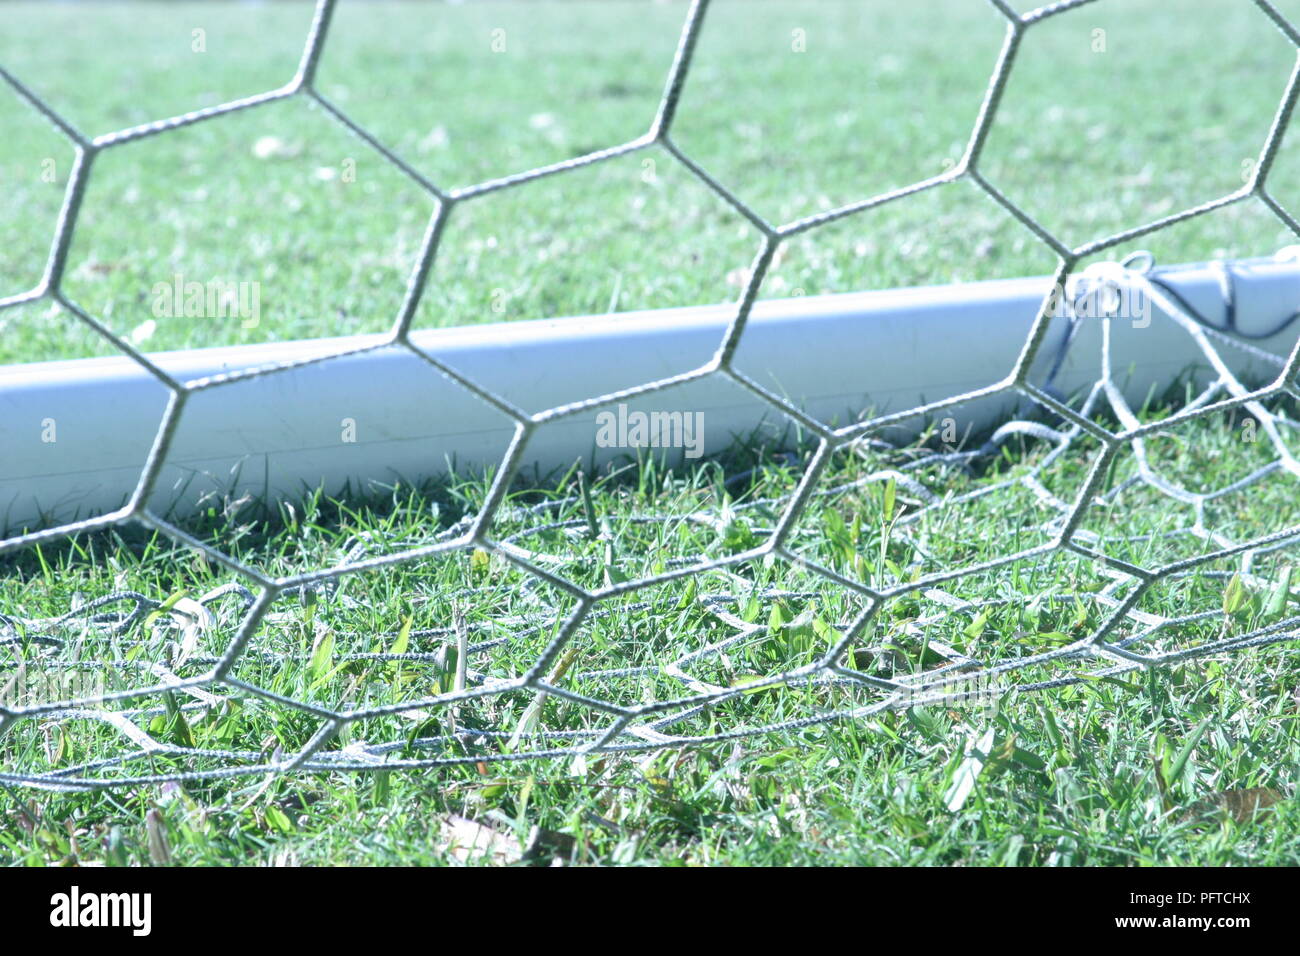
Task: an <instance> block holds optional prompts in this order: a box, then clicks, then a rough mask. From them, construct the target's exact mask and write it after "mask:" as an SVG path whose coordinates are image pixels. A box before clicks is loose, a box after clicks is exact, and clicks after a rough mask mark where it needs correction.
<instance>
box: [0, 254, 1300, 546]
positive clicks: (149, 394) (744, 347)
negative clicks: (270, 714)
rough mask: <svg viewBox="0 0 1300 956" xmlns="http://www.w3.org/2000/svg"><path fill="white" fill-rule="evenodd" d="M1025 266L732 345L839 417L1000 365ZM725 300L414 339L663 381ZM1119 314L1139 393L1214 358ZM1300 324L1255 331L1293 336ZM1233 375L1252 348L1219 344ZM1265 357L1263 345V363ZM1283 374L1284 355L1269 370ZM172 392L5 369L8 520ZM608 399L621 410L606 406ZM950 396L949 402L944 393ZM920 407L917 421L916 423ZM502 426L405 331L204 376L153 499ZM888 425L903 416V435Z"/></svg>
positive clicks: (192, 362) (603, 455)
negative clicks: (214, 380)
mask: <svg viewBox="0 0 1300 956" xmlns="http://www.w3.org/2000/svg"><path fill="white" fill-rule="evenodd" d="M1233 270H1234V274H1235V275H1236V277H1237V281H1236V291H1237V300H1238V301H1237V307H1238V324H1239V326H1240V328H1242V329H1243V330H1244V331H1247V332H1250V331H1259V330H1263V329H1268V328H1273V327H1275V326H1276V325H1277V324H1278V323H1279V322H1281V321H1282V320H1283V319H1285V318H1286V317H1287V316H1289V315H1291V314H1292V313H1293V312H1295V311H1296V309H1297V307H1300V265H1297V264H1296V263H1295V262H1283V261H1275V260H1252V261H1250V262H1243V263H1236V264H1234V265H1233ZM1163 276H1164V278H1165V279H1166V280H1167V281H1169V282H1170V283H1171V285H1173V286H1174V287H1175V288H1177V289H1178V291H1179V292H1180V294H1181V295H1183V296H1184V297H1185V298H1186V300H1187V301H1188V302H1189V303H1191V304H1192V305H1193V306H1195V307H1196V308H1197V309H1198V310H1200V311H1202V312H1203V313H1204V314H1206V315H1208V316H1210V317H1212V318H1214V319H1216V320H1217V318H1218V317H1219V316H1221V314H1222V312H1223V308H1224V305H1223V293H1222V289H1221V285H1220V278H1221V277H1220V273H1218V272H1216V271H1215V270H1214V269H1212V268H1209V267H1207V266H1188V267H1183V268H1180V269H1178V270H1171V271H1169V272H1165V273H1164V274H1163ZM1049 281H1050V280H1048V279H1046V278H1031V279H1016V280H1004V281H992V282H979V283H969V284H959V285H950V286H942V287H930V288H912V289H904V290H897V291H883V292H867V293H857V294H849V295H831V296H817V297H804V298H791V299H783V300H777V301H767V302H761V303H759V304H757V305H756V306H755V307H754V311H753V315H752V317H751V319H750V322H749V325H748V327H747V329H746V331H745V335H744V338H743V340H742V344H741V346H740V349H739V351H738V352H737V356H736V366H737V368H739V369H740V370H741V371H743V372H745V373H746V374H748V375H749V376H750V377H752V378H753V379H755V380H757V381H759V382H760V383H762V384H763V385H765V386H766V387H768V388H770V389H771V390H772V391H774V392H776V393H778V394H780V395H783V396H785V397H786V398H787V399H789V400H790V401H791V402H792V403H794V404H795V405H796V406H798V407H800V408H801V409H803V410H804V411H805V412H807V413H808V414H810V415H812V416H814V417H816V418H817V419H819V420H822V421H825V422H837V423H839V424H846V423H848V422H849V421H853V420H856V419H857V418H858V416H860V415H861V414H862V413H863V412H864V411H866V410H868V409H871V410H874V411H875V412H876V413H882V412H893V411H898V410H901V409H906V408H912V407H915V406H917V405H920V404H923V403H925V402H930V401H935V400H939V399H943V398H947V397H950V396H953V395H958V394H964V393H966V392H968V391H971V390H974V389H977V388H981V387H984V386H988V385H991V384H993V383H995V382H997V381H999V380H1001V379H1002V378H1003V377H1005V376H1006V375H1007V373H1008V372H1009V371H1010V370H1011V368H1012V366H1013V364H1014V361H1015V358H1016V356H1017V354H1018V353H1019V350H1020V349H1021V348H1022V346H1023V344H1024V340H1025V337H1026V334H1027V332H1028V330H1029V327H1030V324H1031V322H1032V321H1033V318H1034V316H1035V314H1036V312H1037V310H1038V308H1039V307H1040V303H1041V302H1042V299H1043V297H1044V295H1045V294H1046V293H1047V291H1048V288H1049ZM733 312H734V306H730V305H728V306H718V307H707V308H690V309H672V310H659V311H647V312H636V313H624V314H617V315H608V316H599V317H590V318H567V319H554V320H545V321H532V322H514V323H505V324H497V325H483V326H468V327H461V328H454V329H442V330H435V331H428V332H422V333H418V334H416V335H415V336H414V342H415V343H416V344H417V345H418V346H419V347H420V348H421V349H424V350H425V351H427V352H428V353H429V354H431V355H434V356H436V357H437V358H439V359H440V360H442V361H443V362H445V363H447V364H448V365H450V366H451V367H453V368H455V369H457V370H458V371H459V372H461V373H462V374H464V375H465V376H467V377H468V378H469V379H471V380H472V381H475V382H477V383H480V384H481V385H482V386H483V387H485V388H487V389H490V390H492V391H493V392H495V393H498V394H500V395H502V396H504V397H505V398H508V399H509V400H510V401H512V402H513V403H515V404H516V405H517V406H519V407H521V408H523V409H524V410H526V411H528V412H530V413H531V412H538V411H541V410H544V409H547V408H551V407H554V406H558V405H561V404H564V403H567V402H572V401H575V400H579V399H585V398H591V397H594V396H598V395H602V394H606V393H609V392H612V391H615V390H617V389H622V388H627V387H629V386H634V385H637V384H640V383H644V382H649V381H654V380H658V379H661V378H664V377H667V376H670V375H673V374H675V373H680V372H685V371H688V370H690V369H692V368H696V367H699V366H700V365H702V364H704V363H705V362H707V361H708V360H709V358H710V357H711V356H712V354H713V352H714V350H715V349H716V348H717V346H718V344H719V343H720V342H721V339H722V334H723V331H724V329H725V328H726V325H727V322H728V321H729V319H730V318H731V316H732V314H733ZM1066 324H1067V323H1066V321H1065V320H1064V319H1061V318H1058V319H1056V320H1054V321H1053V324H1052V326H1051V328H1050V330H1049V337H1048V339H1047V341H1046V343H1045V347H1044V348H1043V350H1042V352H1041V353H1040V358H1039V366H1038V367H1039V368H1042V367H1045V364H1046V363H1048V362H1050V360H1051V359H1052V358H1053V357H1054V356H1055V355H1056V354H1057V352H1058V349H1059V346H1060V343H1061V342H1062V339H1063V335H1064V332H1065V328H1066ZM1141 325H1142V323H1141V322H1137V323H1134V322H1130V321H1116V322H1115V323H1114V324H1113V328H1114V339H1113V343H1112V349H1113V364H1114V366H1115V368H1116V369H1117V371H1118V370H1121V369H1129V370H1131V372H1130V373H1129V374H1127V375H1125V376H1124V377H1123V379H1122V381H1120V382H1119V384H1121V385H1122V386H1123V387H1124V389H1125V391H1126V393H1127V394H1128V395H1129V397H1130V398H1131V399H1132V400H1133V401H1138V402H1140V401H1141V400H1142V399H1143V398H1144V397H1145V396H1146V395H1147V394H1148V391H1149V390H1150V389H1151V388H1152V387H1153V386H1159V385H1162V384H1165V383H1169V382H1171V381H1173V380H1174V379H1175V378H1176V376H1178V375H1179V374H1180V373H1183V372H1185V371H1186V370H1187V369H1188V368H1189V367H1192V366H1198V365H1199V366H1203V365H1204V364H1205V363H1204V361H1203V357H1202V356H1201V354H1200V352H1199V351H1198V349H1197V348H1196V346H1195V344H1194V343H1193V341H1192V340H1191V338H1190V337H1189V336H1188V335H1187V334H1186V333H1185V332H1184V331H1183V330H1182V329H1180V328H1179V327H1178V326H1177V325H1176V324H1175V323H1174V322H1173V321H1171V320H1170V319H1168V317H1166V316H1163V315H1161V314H1159V312H1158V311H1157V313H1156V314H1155V315H1153V316H1152V317H1151V321H1150V323H1149V324H1148V325H1146V326H1145V327H1141ZM1099 336H1100V323H1097V322H1085V323H1084V324H1083V326H1082V327H1081V331H1080V333H1079V335H1078V336H1077V338H1076V341H1075V342H1074V344H1073V345H1072V346H1071V348H1070V349H1069V351H1068V352H1067V357H1066V360H1065V362H1064V364H1063V366H1062V368H1061V370H1060V373H1059V374H1058V376H1057V379H1056V384H1057V387H1058V388H1059V389H1060V390H1061V391H1063V392H1065V393H1067V394H1068V393H1070V392H1071V391H1073V390H1078V389H1081V388H1086V387H1088V386H1089V385H1090V384H1091V383H1092V382H1094V381H1096V380H1097V379H1098V378H1099V377H1100V370H1099V358H1098V356H1099V351H1100V350H1099V344H1098V343H1099ZM1295 338H1296V329H1295V328H1293V327H1288V328H1287V329H1286V330H1285V331H1283V332H1280V333H1279V334H1277V335H1275V336H1273V337H1272V338H1270V339H1268V340H1264V341H1261V342H1257V343H1254V344H1255V345H1257V346H1258V347H1259V348H1262V349H1264V350H1266V351H1268V352H1271V353H1273V354H1275V355H1286V354H1287V353H1288V352H1289V350H1290V348H1291V347H1292V345H1293V344H1294V342H1295ZM365 341H367V340H365V339H330V340H314V341H308V342H290V343H282V344H270V345H260V346H244V347H234V348H217V349H204V350H192V351H185V352H173V353H163V354H158V355H155V356H152V358H153V360H154V361H156V362H157V363H158V365H159V366H160V367H161V368H163V369H165V370H166V371H167V372H168V373H169V374H171V375H173V376H175V377H177V378H179V379H180V380H183V381H188V380H192V379H196V378H200V377H204V376H209V375H213V374H218V373H221V372H223V371H230V370H233V369H241V368H247V367H251V366H258V365H263V364H267V363H277V362H284V361H292V360H299V359H302V358H305V357H307V356H311V355H321V354H325V353H329V352H336V351H341V350H343V349H347V348H354V347H356V346H357V345H358V344H361V343H363V342H365ZM1223 354H1224V358H1225V360H1226V361H1227V362H1228V364H1229V365H1230V366H1231V367H1232V368H1233V369H1234V371H1237V372H1239V373H1241V374H1242V375H1245V376H1249V375H1252V374H1254V375H1257V376H1258V375H1261V374H1265V373H1267V372H1268V371H1269V370H1267V369H1264V368H1253V367H1252V361H1251V360H1250V358H1249V357H1248V356H1247V355H1246V353H1244V352H1241V351H1240V350H1237V349H1233V348H1226V349H1224V350H1223ZM1255 364H1258V363H1255ZM1271 371H1272V374H1276V370H1275V369H1273V370H1271ZM166 400H167V392H166V390H165V389H164V388H163V386H162V385H161V384H159V383H158V381H157V380H156V379H154V378H153V377H152V376H150V375H149V374H148V373H147V372H145V371H144V370H143V369H142V368H140V367H139V366H138V365H137V364H136V363H134V362H133V361H131V360H130V359H128V358H108V359H87V360H79V361H68V362H50V363H40V364H30V365H18V366H10V367H7V368H0V533H12V532H14V531H15V530H18V529H22V528H24V527H34V526H36V525H40V524H46V525H48V524H51V523H63V522H66V521H70V520H73V519H75V518H84V517H89V516H93V515H97V514H102V513H104V512H106V511H109V510H111V509H113V508H116V507H119V506H121V505H122V504H123V503H124V502H125V501H126V500H127V499H128V498H129V496H130V494H131V492H132V490H133V489H134V487H135V485H136V482H137V481H138V478H139V476H140V473H141V470H142V467H143V465H144V463H145V460H146V458H147V455H148V450H149V447H150V445H151V443H152V441H153V438H154V434H155V432H156V430H157V428H158V425H159V422H160V420H161V418H162V414H163V410H164V407H165V404H166ZM1019 402H1020V399H1019V398H1018V397H1017V396H1015V395H1012V394H1004V395H1000V396H997V397H996V398H994V399H991V400H985V401H982V402H978V403H970V404H968V405H966V406H963V407H960V408H955V409H953V410H952V412H951V414H952V417H953V418H954V419H955V420H956V421H957V422H958V423H959V424H960V426H961V427H962V428H965V427H966V426H967V425H970V424H975V425H977V426H987V425H990V424H992V423H993V422H994V421H995V419H996V417H997V416H998V415H1004V414H1006V412H1007V411H1008V410H1009V409H1010V408H1012V407H1014V406H1015V405H1017V404H1019ZM627 405H628V410H630V411H640V412H647V413H648V412H654V411H680V412H689V413H700V414H701V415H702V419H700V421H702V425H703V434H702V444H701V445H700V447H699V448H698V449H687V450H683V451H678V452H675V453H674V456H676V455H680V454H684V453H686V451H690V453H691V454H694V452H695V451H696V450H699V451H702V452H703V453H705V454H708V453H715V452H717V451H719V450H721V449H723V448H725V447H726V446H727V445H728V444H729V443H730V442H731V441H732V440H733V438H734V437H735V436H737V435H750V434H751V433H752V432H753V431H754V429H755V428H757V427H760V426H762V425H764V423H765V424H766V427H770V428H776V429H777V430H780V429H783V428H785V427H786V426H787V425H788V422H786V421H783V420H782V419H783V416H782V415H780V414H779V413H778V412H776V411H775V410H774V409H773V408H772V407H771V406H770V405H768V404H766V403H763V402H762V401H760V400H759V399H757V398H756V397H754V396H753V395H752V394H751V393H750V392H748V391H747V390H744V389H741V388H740V387H738V386H736V385H735V384H734V383H732V382H729V381H727V380H726V379H724V378H723V377H721V376H717V375H714V376H710V377H709V378H707V379H704V380H701V381H696V382H692V383H690V384H687V385H683V386H678V387H674V388H671V389H668V390H665V391H661V392H657V393H653V394H650V395H646V396H643V397H641V398H638V399H636V400H634V401H632V402H629V403H627ZM613 410H614V411H615V412H616V413H617V407H616V406H615V407H614V408H613ZM945 414H947V413H945ZM596 416H597V412H596V411H587V412H583V413H581V414H578V415H575V416H572V417H569V418H565V419H561V420H559V421H555V422H552V423H550V424H548V425H546V426H544V427H542V428H541V429H540V430H539V432H538V433H537V434H536V435H535V436H534V437H533V439H532V440H531V441H530V443H529V445H528V447H527V450H526V455H525V462H526V463H527V466H528V467H529V468H533V467H536V468H537V469H540V470H541V471H543V472H545V471H548V470H550V469H553V468H556V467H564V466H568V465H570V464H572V463H573V461H574V460H575V459H577V458H579V457H582V458H584V459H586V460H587V461H588V462H589V463H600V462H602V461H604V460H607V459H609V458H611V457H614V456H617V455H621V454H622V455H625V454H635V453H636V451H635V449H630V448H618V447H614V448H606V447H599V446H598V445H597V441H596V439H597V434H598V426H599V422H598V421H597V417H596ZM922 424H923V423H921V422H919V421H917V422H915V423H913V429H915V428H918V427H920V426H921V425H922ZM512 433H513V423H512V422H511V421H510V420H509V419H508V418H507V417H506V416H504V415H502V414H500V413H499V412H497V411H496V410H494V409H493V408H492V407H490V406H489V405H487V404H486V403H484V402H483V401H481V400H480V399H478V398H477V397H475V396H474V395H472V394H470V393H469V392H467V391H466V390H465V389H463V388H461V387H460V386H458V385H455V384H453V383H452V382H451V381H449V380H448V379H446V378H444V377H443V376H441V375H439V374H438V373H437V372H436V371H434V370H433V369H431V368H430V367H429V366H428V365H427V364H425V363H423V362H421V361H419V360H418V359H417V358H415V357H414V356H412V355H411V354H410V353H408V352H405V351H403V350H400V349H393V348H387V349H383V350H380V351H377V352H372V353H369V354H365V355H361V356H354V357H347V358H341V359H333V360H330V361H327V362H323V363H320V364H316V365H312V366H308V367H305V368H301V369H296V370H291V371H285V372H278V373H275V374H271V375H265V376H262V377H257V378H251V379H248V380H245V381H242V382H238V383H235V384H231V385H225V386H221V387H218V388H212V389H208V390H204V391H201V392H199V393H196V394H194V395H193V396H191V398H190V399H189V401H188V404H187V407H186V409H185V412H184V416H183V419H182V421H181V423H180V428H179V430H178V432H177V434H176V436H175V440H174V441H173V443H172V446H171V449H170V452H169V454H168V456H167V460H166V466H165V468H164V470H163V473H162V477H161V480H160V481H159V483H158V491H157V492H156V497H155V499H154V501H153V502H152V504H153V505H154V506H155V507H158V508H168V507H171V506H172V505H178V506H179V507H180V508H181V509H182V510H188V509H192V508H193V506H194V503H195V501H196V500H197V498H198V497H199V496H200V495H201V494H203V493H205V492H213V491H223V492H224V491H233V492H235V493H236V494H240V493H244V492H249V493H252V494H254V495H264V496H268V497H269V498H271V499H280V498H285V497H292V496H294V495H296V494H298V493H300V492H301V491H302V490H303V489H305V488H309V487H315V486H318V485H323V486H324V487H325V489H326V491H327V492H329V493H335V492H337V491H339V490H340V489H341V488H342V487H343V486H344V485H345V484H346V483H349V482H350V483H351V484H352V486H353V487H354V488H355V487H367V486H368V485H371V484H372V483H376V482H378V483H383V484H391V483H393V482H394V481H397V480H399V479H401V480H404V481H408V482H409V481H417V480H420V479H424V478H428V477H431V476H436V475H440V474H444V473H446V472H447V470H448V469H449V467H455V468H457V469H480V468H483V467H487V466H491V465H493V464H494V463H496V462H498V461H499V460H500V459H501V456H502V454H503V452H504V450H505V448H506V445H507V443H508V442H509V440H510V437H511V435H512ZM899 434H900V433H899V432H897V431H896V432H895V433H894V435H895V437H897V436H898V435H899Z"/></svg>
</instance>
